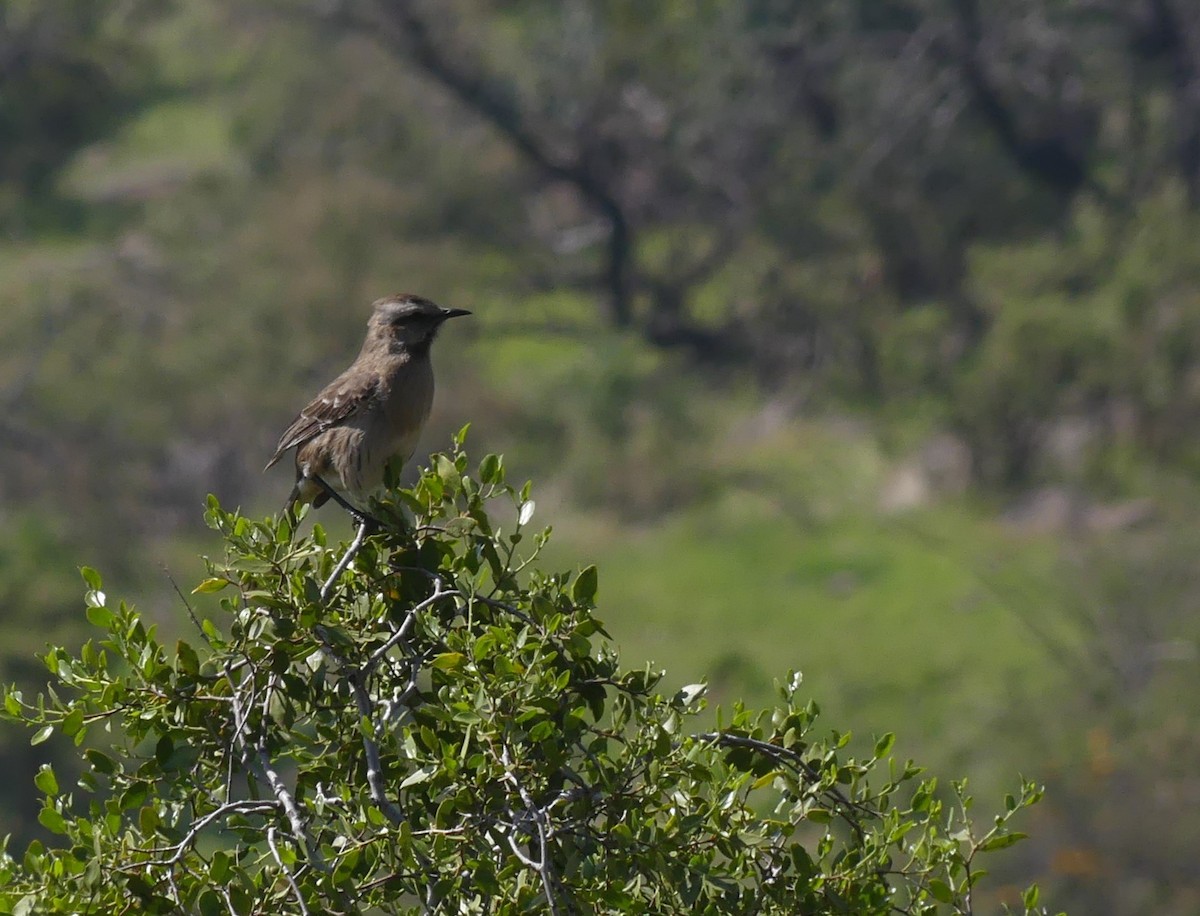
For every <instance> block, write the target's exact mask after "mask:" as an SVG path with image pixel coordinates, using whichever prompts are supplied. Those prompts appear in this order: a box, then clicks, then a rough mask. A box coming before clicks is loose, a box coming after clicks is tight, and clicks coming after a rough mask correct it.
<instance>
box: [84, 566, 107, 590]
mask: <svg viewBox="0 0 1200 916" xmlns="http://www.w3.org/2000/svg"><path fill="white" fill-rule="evenodd" d="M79 574H80V575H81V576H83V581H84V582H86V583H87V584H88V588H90V589H92V591H97V592H98V591H100V586H101V585H102V584H103V583H102V582H101V581H100V573H98V572H96V570H94V569H92V567H90V566H81V567H80V569H79Z"/></svg>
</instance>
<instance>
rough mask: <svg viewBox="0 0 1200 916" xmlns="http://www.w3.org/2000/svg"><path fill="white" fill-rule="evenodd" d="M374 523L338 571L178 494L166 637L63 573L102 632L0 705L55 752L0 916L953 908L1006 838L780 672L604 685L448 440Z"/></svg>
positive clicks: (507, 513)
mask: <svg viewBox="0 0 1200 916" xmlns="http://www.w3.org/2000/svg"><path fill="white" fill-rule="evenodd" d="M402 510H407V511H408V512H409V513H411V515H412V521H411V523H409V522H406V521H405V520H404V516H403V515H402V514H401V511H402ZM377 511H378V512H379V514H380V515H381V516H382V517H384V518H385V519H386V520H387V522H388V524H387V525H386V526H385V530H384V531H383V532H382V533H379V534H375V535H372V536H369V537H367V538H366V540H365V542H363V544H362V547H361V549H360V550H359V551H358V552H357V553H356V554H355V555H354V556H353V558H352V561H351V562H350V563H349V565H348V566H346V568H345V569H344V571H343V572H340V573H339V572H337V567H338V566H339V565H340V564H339V560H340V559H341V558H343V557H344V556H345V555H346V550H347V546H346V545H344V544H339V545H335V546H330V545H329V544H328V543H327V542H326V536H325V533H324V531H323V529H322V528H321V527H320V526H319V525H316V526H314V527H313V530H312V534H311V535H310V536H307V537H300V536H298V535H297V533H296V531H295V530H293V526H292V523H291V521H289V520H288V519H287V518H280V519H266V520H255V519H251V518H246V517H244V516H241V515H239V514H237V513H231V512H227V511H225V510H223V509H222V508H221V507H220V506H219V505H218V503H217V501H216V500H215V499H214V498H212V497H210V498H209V504H208V510H207V513H206V518H207V520H208V523H209V524H210V525H211V527H212V528H214V529H215V530H217V531H219V532H220V533H221V535H222V537H223V538H224V541H225V556H224V557H223V559H220V560H212V561H210V562H209V573H208V577H207V578H206V579H204V581H202V582H201V583H200V584H199V585H198V586H197V587H196V589H195V590H194V592H195V593H197V594H200V595H204V594H208V593H219V595H218V598H217V599H215V600H219V608H217V607H216V606H215V605H212V606H211V616H204V614H205V613H206V612H207V610H208V609H209V607H210V604H209V603H202V602H207V601H208V599H198V600H197V602H196V607H192V606H191V604H190V603H189V606H188V608H187V610H188V613H189V614H190V615H191V616H192V619H193V621H194V622H195V624H196V628H197V631H198V633H199V635H198V636H197V637H196V638H195V639H194V640H192V641H190V642H188V641H183V640H180V641H178V642H177V643H176V644H175V646H174V647H173V648H170V647H168V646H165V645H163V644H162V643H161V642H160V641H159V640H158V638H157V636H156V633H155V628H154V627H153V626H147V624H146V623H145V622H144V621H143V619H142V618H141V616H140V615H139V614H138V613H137V612H136V611H135V610H134V609H132V608H131V607H129V606H127V605H126V604H124V603H123V602H122V603H113V602H111V601H110V600H109V598H108V597H107V596H106V595H105V594H104V592H103V591H102V589H101V580H100V577H99V575H98V574H96V573H95V572H94V571H93V570H90V569H85V570H84V578H85V579H86V580H87V584H88V592H87V595H86V604H87V616H88V619H89V621H90V622H91V623H92V624H93V625H95V626H96V627H98V628H100V629H101V630H102V631H103V635H102V636H101V637H100V638H99V639H98V640H95V641H92V642H88V643H87V644H86V645H84V646H83V647H82V649H81V650H80V651H79V652H78V653H72V652H69V651H67V650H66V649H63V648H53V649H51V650H50V651H49V652H48V653H47V654H46V655H45V657H44V660H45V663H46V665H47V667H48V668H49V670H50V673H51V675H52V677H53V680H54V682H53V684H52V685H51V686H50V687H49V688H48V690H47V692H46V693H45V694H44V695H43V696H39V697H38V698H36V699H34V700H30V699H28V698H26V697H24V696H22V694H21V693H20V692H18V691H16V690H15V689H10V690H8V691H7V692H6V694H5V697H4V704H3V705H4V715H5V716H6V717H7V718H8V719H10V720H15V721H19V722H22V723H24V724H25V725H27V726H29V727H30V728H32V729H34V730H35V732H34V735H33V739H32V740H33V742H34V743H40V742H42V741H45V740H46V739H47V738H48V737H49V736H50V735H51V734H53V733H56V732H57V733H60V734H62V735H65V736H66V737H68V738H70V739H72V740H73V741H74V743H75V745H76V746H77V747H78V748H79V754H80V758H81V759H80V761H79V766H80V776H79V779H78V785H77V786H75V787H71V786H68V785H65V784H64V782H65V780H60V774H58V773H56V772H55V770H54V769H52V768H51V767H49V766H46V767H43V768H42V769H41V770H40V771H39V772H38V773H37V775H36V777H35V779H34V782H35V783H36V785H37V788H38V789H39V790H40V792H41V793H42V795H43V796H44V801H43V807H42V810H41V815H40V821H41V823H42V825H43V826H44V827H45V828H46V830H48V831H49V832H50V833H51V834H53V835H54V836H55V838H56V842H53V843H50V844H48V845H47V844H43V843H42V842H40V841H35V842H33V843H32V844H31V845H30V847H29V848H28V850H27V851H26V852H25V854H24V856H23V857H22V858H19V859H15V858H12V857H9V856H5V858H4V859H3V862H2V863H0V912H3V913H13V914H28V913H42V912H44V913H77V912H104V913H135V912H136V913H168V912H170V913H176V912H186V913H199V914H204V916H209V914H217V913H235V914H250V913H272V914H276V913H300V914H304V913H359V912H372V913H409V912H442V913H516V912H548V913H560V914H563V913H580V912H607V913H751V912H757V913H796V912H804V913H892V912H903V913H936V912H956V913H968V912H971V909H972V895H973V893H975V892H976V882H977V881H978V880H979V879H980V878H981V877H982V876H983V875H984V874H985V872H984V871H983V869H981V868H980V862H979V858H980V856H981V855H982V854H986V853H990V852H992V851H993V850H998V849H1001V848H1004V847H1007V846H1009V845H1011V844H1013V843H1015V842H1016V841H1017V840H1019V839H1020V838H1021V836H1022V834H1020V833H1016V832H1013V831H1011V830H1010V828H1009V823H1008V822H1009V819H1010V817H1011V816H1012V815H1014V814H1015V813H1016V812H1018V811H1020V810H1021V809H1023V808H1025V807H1027V806H1028V805H1031V804H1033V803H1035V802H1036V801H1037V800H1038V798H1039V796H1040V793H1039V791H1038V789H1037V788H1036V787H1035V786H1033V785H1032V784H1026V785H1024V786H1023V787H1022V790H1021V793H1020V796H1019V797H1009V798H1008V799H1007V800H1006V805H1005V813H1004V814H1003V815H1001V816H999V817H997V818H996V819H995V821H994V823H990V824H988V825H986V826H980V825H976V824H973V823H972V822H971V820H970V819H969V816H968V812H969V808H970V805H971V799H970V797H969V796H968V795H967V794H966V791H965V786H964V785H963V784H962V783H955V784H954V785H953V788H952V791H950V792H948V793H946V792H942V791H940V790H939V787H938V783H937V780H935V779H933V778H930V777H927V776H925V775H923V774H922V771H921V769H920V768H919V767H917V766H915V765H913V764H912V763H911V762H908V763H899V762H897V761H896V760H895V759H894V758H893V757H891V756H890V752H891V749H892V744H893V739H892V736H891V735H885V736H883V737H882V738H880V739H879V740H878V741H877V742H876V744H875V745H874V748H873V751H872V752H871V753H869V754H867V755H866V756H862V757H856V756H853V755H852V754H851V751H850V747H849V740H850V739H849V735H848V734H845V733H840V732H837V731H829V730H828V729H824V730H823V729H820V728H818V726H817V721H818V709H817V706H816V704H815V703H813V702H812V701H811V700H808V699H806V698H805V697H804V695H803V692H802V690H801V682H800V678H799V676H798V675H789V676H788V677H787V678H785V679H784V681H783V682H781V683H780V684H779V686H778V702H777V703H776V705H775V706H774V708H772V709H768V710H766V711H763V712H758V713H755V712H751V711H750V710H747V709H745V708H742V707H735V708H734V709H733V710H732V711H731V712H729V713H727V714H725V715H721V714H718V716H717V719H718V722H717V726H716V728H715V729H711V730H701V729H700V728H699V727H698V726H697V725H696V721H697V720H696V718H695V717H696V714H697V712H699V711H700V710H701V709H702V708H703V705H704V700H703V694H704V688H703V686H702V685H695V686H693V687H689V688H685V689H684V690H682V691H680V692H679V693H676V694H675V695H673V696H664V695H662V694H660V693H658V692H656V687H657V685H658V683H659V680H660V674H659V673H658V672H656V671H655V670H653V669H652V668H649V667H647V668H643V669H634V670H631V669H627V668H624V667H622V666H621V664H620V663H619V660H618V657H617V654H616V653H615V652H614V650H613V648H612V646H611V644H610V643H609V641H608V639H607V634H606V633H605V631H604V629H603V626H602V624H601V623H600V621H599V620H598V619H597V617H596V616H595V606H596V599H597V589H598V578H597V573H596V569H595V567H587V568H585V569H583V570H582V571H579V572H574V573H553V574H552V573H548V572H546V571H545V570H543V569H541V568H539V564H538V552H539V550H540V548H541V547H542V545H544V543H545V541H546V538H547V537H548V535H549V532H548V531H545V532H542V533H539V534H536V535H531V534H530V533H529V532H530V528H529V523H530V521H531V518H532V515H533V503H532V502H531V501H530V499H529V486H528V484H527V485H526V486H525V487H524V488H523V489H521V490H519V491H518V490H517V489H514V488H513V487H511V486H509V485H507V484H506V483H505V481H504V468H503V463H502V460H501V459H500V458H498V457H496V456H493V455H489V456H488V457H486V458H485V459H484V460H483V462H482V463H481V464H480V465H479V467H478V470H477V472H476V474H474V475H472V474H471V473H469V470H468V458H467V455H466V454H465V453H464V452H463V451H462V450H461V435H460V437H459V438H458V439H457V440H456V444H455V448H454V449H453V450H452V451H451V452H450V453H448V454H442V455H436V456H434V459H433V462H432V467H431V468H430V469H429V470H427V471H425V472H424V473H423V475H422V476H421V478H420V480H419V481H418V482H417V484H416V485H415V486H414V487H413V488H412V489H408V490H399V489H395V490H391V491H389V497H388V498H387V499H385V500H384V501H382V502H381V503H379V504H378V505H377ZM1023 905H1024V906H1025V907H1026V910H1027V912H1028V911H1034V910H1035V908H1036V906H1037V890H1036V888H1031V889H1030V890H1029V891H1027V892H1026V893H1025V895H1024V900H1023Z"/></svg>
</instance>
